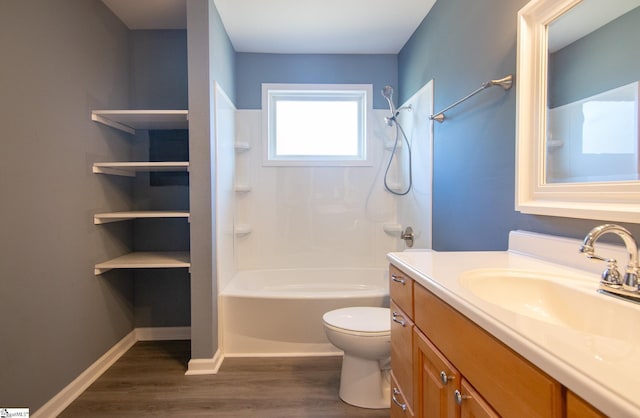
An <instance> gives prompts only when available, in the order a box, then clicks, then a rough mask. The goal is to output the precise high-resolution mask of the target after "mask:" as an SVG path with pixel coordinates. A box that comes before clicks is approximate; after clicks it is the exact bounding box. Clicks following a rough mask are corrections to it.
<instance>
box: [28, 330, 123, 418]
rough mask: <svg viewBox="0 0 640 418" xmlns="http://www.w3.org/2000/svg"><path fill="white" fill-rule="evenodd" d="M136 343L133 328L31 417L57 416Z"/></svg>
mask: <svg viewBox="0 0 640 418" xmlns="http://www.w3.org/2000/svg"><path fill="white" fill-rule="evenodd" d="M135 343H136V333H135V330H133V331H131V332H130V333H129V334H127V335H126V336H125V337H124V338H123V339H121V340H120V341H119V342H117V343H116V345H114V346H113V347H111V349H109V351H107V352H106V353H104V355H103V356H102V357H100V358H99V359H98V360H97V361H96V362H95V363H93V364H92V365H91V366H89V367H88V368H87V369H86V370H85V371H84V372H82V373H81V374H80V375H79V376H78V377H76V378H75V379H74V380H73V381H72V382H71V383H69V384H68V385H67V386H66V387H65V388H64V389H62V390H61V391H60V392H58V394H57V395H55V396H54V397H53V398H51V399H50V400H49V401H48V402H47V403H45V404H44V405H43V406H42V407H40V409H38V410H37V411H36V412H35V413H34V414H33V415H32V418H46V417H55V416H58V415H59V414H60V413H62V411H64V410H65V408H66V407H67V406H69V405H70V404H71V402H73V401H74V400H75V399H76V398H78V396H80V395H81V394H82V392H84V391H85V390H86V389H87V388H88V387H89V386H91V384H92V383H93V382H95V380H96V379H97V378H98V377H100V376H101V375H102V374H103V373H104V372H106V371H107V369H108V368H109V367H111V366H112V365H113V363H115V362H116V361H117V360H118V359H119V358H120V357H122V355H123V354H124V353H126V352H127V351H128V350H129V349H130V348H131V347H133V345H134V344H135Z"/></svg>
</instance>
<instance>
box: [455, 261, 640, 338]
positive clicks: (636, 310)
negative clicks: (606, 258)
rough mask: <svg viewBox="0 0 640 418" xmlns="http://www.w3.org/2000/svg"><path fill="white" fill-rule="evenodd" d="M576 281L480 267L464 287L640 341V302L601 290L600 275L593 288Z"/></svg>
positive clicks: (560, 321) (561, 321)
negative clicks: (617, 297) (598, 286)
mask: <svg viewBox="0 0 640 418" xmlns="http://www.w3.org/2000/svg"><path fill="white" fill-rule="evenodd" d="M575 280H576V279H575V278H570V277H563V276H561V275H553V274H546V273H543V272H536V271H528V270H516V269H475V270H469V271H466V272H464V273H463V274H462V275H461V276H460V278H459V281H460V284H461V285H462V287H463V288H465V289H467V290H469V291H470V292H471V293H472V294H473V295H474V296H476V297H478V298H480V299H482V300H484V301H486V302H489V303H491V304H493V305H495V306H497V307H499V308H501V309H506V310H508V311H511V312H513V313H516V314H519V315H524V316H527V317H529V318H533V319H536V320H539V321H544V322H547V323H550V324H554V325H558V326H562V327H567V328H571V329H574V330H577V331H581V332H586V333H589V334H596V335H600V336H604V337H609V338H616V339H624V340H630V339H631V340H638V339H639V336H640V307H639V306H638V305H635V304H633V303H632V302H626V301H619V300H617V299H614V298H612V297H610V296H606V295H602V294H600V293H597V292H596V290H595V289H596V288H597V281H598V278H597V277H594V279H593V280H594V286H593V288H592V289H582V288H580V286H576V285H575V284H574V285H572V284H571V282H572V281H573V282H575ZM563 282H564V283H563ZM582 285H583V286H584V284H582Z"/></svg>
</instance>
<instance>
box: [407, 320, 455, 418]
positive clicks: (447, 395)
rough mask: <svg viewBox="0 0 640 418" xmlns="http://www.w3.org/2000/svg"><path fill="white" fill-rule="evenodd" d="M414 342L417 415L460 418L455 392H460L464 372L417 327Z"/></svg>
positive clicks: (426, 417)
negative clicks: (459, 370)
mask: <svg viewBox="0 0 640 418" xmlns="http://www.w3.org/2000/svg"><path fill="white" fill-rule="evenodd" d="M413 341H414V353H413V359H414V367H415V368H414V376H415V382H414V387H415V389H416V390H415V394H416V397H415V399H414V406H415V416H416V417H420V418H445V417H446V418H459V417H460V408H459V407H458V405H457V404H456V402H455V392H456V390H460V373H458V371H457V370H456V369H455V368H454V367H453V365H452V364H451V363H449V362H448V361H447V359H446V358H445V357H444V356H443V355H442V353H440V352H439V351H438V349H437V348H436V347H435V346H434V345H433V344H432V343H431V342H430V341H429V340H428V339H427V338H426V337H425V336H424V335H423V334H422V333H421V332H420V331H418V329H417V328H415V327H414V337H413Z"/></svg>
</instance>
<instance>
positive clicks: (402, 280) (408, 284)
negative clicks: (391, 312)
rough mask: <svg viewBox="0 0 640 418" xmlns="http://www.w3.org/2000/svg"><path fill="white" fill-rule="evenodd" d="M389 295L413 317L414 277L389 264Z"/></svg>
mask: <svg viewBox="0 0 640 418" xmlns="http://www.w3.org/2000/svg"><path fill="white" fill-rule="evenodd" d="M389 296H391V299H393V301H394V302H395V303H396V304H397V305H398V306H399V307H400V309H402V310H403V311H404V312H405V313H406V314H407V315H409V317H411V318H413V279H412V278H411V277H409V276H408V275H407V274H404V273H403V272H402V271H400V270H399V269H398V268H397V267H395V266H389Z"/></svg>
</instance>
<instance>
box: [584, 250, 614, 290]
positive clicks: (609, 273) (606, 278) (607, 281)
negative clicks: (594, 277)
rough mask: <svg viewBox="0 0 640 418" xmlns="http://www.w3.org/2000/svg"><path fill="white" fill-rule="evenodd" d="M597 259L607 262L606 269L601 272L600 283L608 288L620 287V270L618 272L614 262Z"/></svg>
mask: <svg viewBox="0 0 640 418" xmlns="http://www.w3.org/2000/svg"><path fill="white" fill-rule="evenodd" d="M590 258H591V257H590ZM598 259H599V260H603V261H606V262H607V268H606V269H605V270H604V271H603V272H602V275H601V278H600V283H602V284H604V285H607V286H610V287H620V285H622V276H621V274H620V270H618V265H617V264H616V260H614V259H603V258H598Z"/></svg>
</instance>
